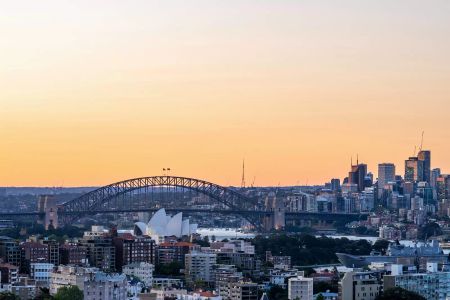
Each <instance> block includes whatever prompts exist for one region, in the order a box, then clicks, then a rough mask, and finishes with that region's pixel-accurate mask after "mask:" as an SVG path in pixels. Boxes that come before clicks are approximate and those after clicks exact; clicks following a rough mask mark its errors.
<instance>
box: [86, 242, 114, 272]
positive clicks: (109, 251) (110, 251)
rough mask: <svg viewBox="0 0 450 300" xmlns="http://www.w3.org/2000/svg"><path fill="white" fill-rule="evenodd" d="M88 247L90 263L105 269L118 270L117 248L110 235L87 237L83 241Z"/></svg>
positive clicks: (109, 270)
mask: <svg viewBox="0 0 450 300" xmlns="http://www.w3.org/2000/svg"><path fill="white" fill-rule="evenodd" d="M81 244H82V246H83V247H85V249H86V254H87V258H88V260H89V264H90V265H91V266H93V267H96V268H99V269H100V270H104V271H108V272H111V271H115V270H116V249H115V247H114V245H113V243H112V237H110V236H107V235H105V236H92V237H85V238H83V240H82V242H81Z"/></svg>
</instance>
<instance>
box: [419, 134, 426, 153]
mask: <svg viewBox="0 0 450 300" xmlns="http://www.w3.org/2000/svg"><path fill="white" fill-rule="evenodd" d="M424 133H425V131H422V138H421V139H420V148H419V151H422V146H423V135H424Z"/></svg>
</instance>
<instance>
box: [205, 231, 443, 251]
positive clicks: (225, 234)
mask: <svg viewBox="0 0 450 300" xmlns="http://www.w3.org/2000/svg"><path fill="white" fill-rule="evenodd" d="M197 233H198V234H200V235H201V236H202V237H205V236H208V238H209V239H210V240H211V239H213V236H214V238H215V240H216V241H221V240H224V239H239V238H244V239H252V238H254V237H255V236H256V235H257V234H255V233H246V232H243V231H241V230H240V229H238V228H198V229H197ZM316 237H320V235H316ZM326 237H329V238H333V239H340V238H347V239H349V240H353V241H356V240H367V241H369V242H370V243H371V244H373V243H375V242H376V241H377V240H378V239H379V238H378V237H374V236H356V235H326ZM414 243H415V242H414V241H410V240H401V241H400V244H403V245H405V246H413V245H414ZM420 244H421V243H420V242H419V245H420ZM449 252H450V250H447V249H446V250H444V253H445V254H447V253H449Z"/></svg>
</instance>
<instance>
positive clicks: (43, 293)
mask: <svg viewBox="0 0 450 300" xmlns="http://www.w3.org/2000/svg"><path fill="white" fill-rule="evenodd" d="M50 299H53V297H52V296H51V295H50V290H49V289H48V288H46V287H40V288H39V294H38V295H37V296H36V297H34V300H50Z"/></svg>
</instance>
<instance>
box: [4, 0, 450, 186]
mask: <svg viewBox="0 0 450 300" xmlns="http://www.w3.org/2000/svg"><path fill="white" fill-rule="evenodd" d="M0 37H1V38H0V186H86V185H88V186H92V185H105V184H109V183H111V182H115V181H119V180H123V179H128V178H134V177H141V176H153V175H161V174H162V168H167V167H170V168H171V169H172V171H171V173H172V175H179V176H187V177H193V178H200V179H205V180H209V181H211V182H215V183H218V184H222V185H240V182H241V173H242V160H243V159H245V168H246V172H245V173H246V174H245V175H246V182H247V184H248V185H250V184H252V183H253V182H254V185H256V186H261V185H295V184H302V185H303V184H322V183H324V182H325V181H329V180H330V179H331V178H335V177H337V178H341V179H342V178H343V177H345V176H346V175H347V173H348V170H349V166H350V160H351V157H352V156H353V159H354V160H355V158H356V155H357V154H358V155H359V160H360V162H364V163H367V164H368V168H369V170H370V171H372V172H373V173H375V175H376V173H377V164H378V163H380V162H393V163H395V164H396V166H397V173H398V174H403V172H404V160H405V159H406V158H407V157H409V156H412V155H413V154H414V147H415V146H417V147H419V145H420V138H421V133H422V131H425V135H424V142H423V143H424V144H423V148H424V149H430V150H431V151H432V167H440V168H441V169H442V171H443V172H444V173H445V172H446V173H450V159H449V155H448V154H449V153H450V130H449V112H450V55H449V53H450V38H449V37H450V1H447V0H430V1H416V0H398V1H391V0H376V1H360V0H343V1H335V0H330V1H321V0H310V1H301V0H298V1H293V0H291V1H290V0H284V1H283V0H277V1H266V0H239V1H229V0H228V1H226V0H222V1H216V0H203V1H196V0H192V1H185V0H178V1H177V0H173V1H167V0H161V1H152V0H142V1H139V0H134V1H119V0H108V1H106V0H105V1H100V0H89V1H87V0H86V1H84V0H80V1H65V0H43V1H32V0H30V1H20V0H18V1H6V0H0Z"/></svg>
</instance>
